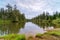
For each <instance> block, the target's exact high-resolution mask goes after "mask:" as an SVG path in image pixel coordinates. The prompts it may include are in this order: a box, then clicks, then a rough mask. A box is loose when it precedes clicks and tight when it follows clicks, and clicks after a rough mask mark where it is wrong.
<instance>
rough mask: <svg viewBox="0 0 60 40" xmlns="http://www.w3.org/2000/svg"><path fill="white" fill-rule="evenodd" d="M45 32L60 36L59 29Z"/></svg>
mask: <svg viewBox="0 0 60 40" xmlns="http://www.w3.org/2000/svg"><path fill="white" fill-rule="evenodd" d="M46 34H49V35H54V36H60V31H56V30H55V31H51V32H47V33H46Z"/></svg>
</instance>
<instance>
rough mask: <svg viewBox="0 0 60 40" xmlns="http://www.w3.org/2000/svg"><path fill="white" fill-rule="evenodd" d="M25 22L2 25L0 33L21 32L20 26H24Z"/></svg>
mask: <svg viewBox="0 0 60 40" xmlns="http://www.w3.org/2000/svg"><path fill="white" fill-rule="evenodd" d="M24 25H25V23H20V24H19V23H10V24H1V25H0V35H6V34H13V33H14V34H16V33H19V30H20V28H24Z"/></svg>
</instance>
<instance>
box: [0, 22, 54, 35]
mask: <svg viewBox="0 0 60 40" xmlns="http://www.w3.org/2000/svg"><path fill="white" fill-rule="evenodd" d="M49 27H50V26H49ZM49 27H48V28H47V26H44V27H42V26H38V25H36V24H34V23H32V22H26V23H25V22H23V23H10V24H1V25H0V36H1V35H6V34H17V33H19V34H26V35H30V34H31V35H35V34H37V33H45V32H46V30H45V29H51V28H52V27H53V26H52V27H50V28H49Z"/></svg>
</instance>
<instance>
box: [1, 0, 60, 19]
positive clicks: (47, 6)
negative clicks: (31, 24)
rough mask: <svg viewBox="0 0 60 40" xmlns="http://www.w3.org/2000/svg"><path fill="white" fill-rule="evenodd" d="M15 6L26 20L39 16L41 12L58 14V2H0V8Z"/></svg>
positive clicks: (51, 0) (52, 0)
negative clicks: (8, 5)
mask: <svg viewBox="0 0 60 40" xmlns="http://www.w3.org/2000/svg"><path fill="white" fill-rule="evenodd" d="M8 3H9V4H10V5H12V6H13V5H15V4H16V5H17V8H18V9H19V10H20V11H21V12H22V13H24V14H25V17H26V18H27V19H31V18H33V17H36V16H38V15H40V14H41V13H42V12H43V11H45V12H49V13H50V14H51V15H52V14H53V12H56V11H58V12H60V0H0V8H6V5H7V4H8Z"/></svg>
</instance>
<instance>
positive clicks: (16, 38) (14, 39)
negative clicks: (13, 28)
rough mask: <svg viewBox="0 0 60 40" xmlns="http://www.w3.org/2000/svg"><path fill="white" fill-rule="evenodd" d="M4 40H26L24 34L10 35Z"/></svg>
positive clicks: (4, 37)
mask: <svg viewBox="0 0 60 40" xmlns="http://www.w3.org/2000/svg"><path fill="white" fill-rule="evenodd" d="M0 38H3V39H4V40H26V39H25V35H24V34H10V35H6V36H3V37H0Z"/></svg>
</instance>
